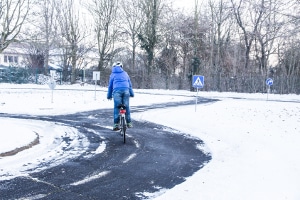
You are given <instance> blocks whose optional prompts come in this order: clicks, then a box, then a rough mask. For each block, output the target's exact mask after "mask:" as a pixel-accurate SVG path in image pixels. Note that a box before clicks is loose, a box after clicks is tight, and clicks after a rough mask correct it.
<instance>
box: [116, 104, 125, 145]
mask: <svg viewBox="0 0 300 200" xmlns="http://www.w3.org/2000/svg"><path fill="white" fill-rule="evenodd" d="M118 107H119V116H120V120H119V125H120V126H119V127H120V133H121V135H122V136H123V142H124V143H125V142H126V128H127V123H126V118H125V114H126V107H125V106H124V105H120V106H118Z"/></svg>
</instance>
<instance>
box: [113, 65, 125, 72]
mask: <svg viewBox="0 0 300 200" xmlns="http://www.w3.org/2000/svg"><path fill="white" fill-rule="evenodd" d="M111 71H112V73H121V72H123V71H124V70H123V68H122V67H120V66H116V67H113V68H112V70H111Z"/></svg>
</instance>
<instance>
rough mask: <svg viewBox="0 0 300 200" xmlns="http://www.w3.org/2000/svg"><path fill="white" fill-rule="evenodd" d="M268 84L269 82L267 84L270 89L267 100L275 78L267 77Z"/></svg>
mask: <svg viewBox="0 0 300 200" xmlns="http://www.w3.org/2000/svg"><path fill="white" fill-rule="evenodd" d="M266 84H267V86H268V89H267V90H268V91H267V100H268V99H269V93H270V90H271V89H270V87H271V85H273V79H271V78H267V80H266Z"/></svg>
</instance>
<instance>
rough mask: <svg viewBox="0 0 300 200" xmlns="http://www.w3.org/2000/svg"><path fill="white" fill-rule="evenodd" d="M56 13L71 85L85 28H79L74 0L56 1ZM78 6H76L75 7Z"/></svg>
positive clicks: (74, 76)
mask: <svg viewBox="0 0 300 200" xmlns="http://www.w3.org/2000/svg"><path fill="white" fill-rule="evenodd" d="M57 5H59V6H57V7H56V8H57V12H58V16H60V18H59V25H60V31H61V36H62V41H61V45H62V46H61V47H62V48H63V49H64V51H65V52H64V54H65V57H64V62H65V63H64V65H65V67H66V68H68V67H69V64H68V61H69V60H70V63H71V84H73V83H75V81H76V76H77V72H76V67H77V60H78V58H79V57H78V51H79V46H80V42H81V41H82V40H83V39H84V38H85V37H86V32H85V28H84V27H83V26H81V23H80V22H81V20H80V13H79V10H78V9H77V8H78V7H76V5H75V3H74V0H60V1H58V4H57ZM77 6H78V5H77Z"/></svg>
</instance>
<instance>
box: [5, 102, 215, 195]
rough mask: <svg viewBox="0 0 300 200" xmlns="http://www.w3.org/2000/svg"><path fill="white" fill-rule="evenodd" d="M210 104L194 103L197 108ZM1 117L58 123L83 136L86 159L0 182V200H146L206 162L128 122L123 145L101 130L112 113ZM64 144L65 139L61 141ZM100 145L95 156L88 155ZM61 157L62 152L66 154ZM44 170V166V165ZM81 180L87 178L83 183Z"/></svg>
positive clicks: (196, 152)
mask: <svg viewBox="0 0 300 200" xmlns="http://www.w3.org/2000/svg"><path fill="white" fill-rule="evenodd" d="M212 101H215V100H210V99H204V98H199V100H198V103H199V104H200V103H208V102H212ZM188 104H194V102H193V101H187V102H178V103H168V104H157V105H152V106H140V107H132V108H131V110H132V112H142V111H146V110H149V109H156V108H164V107H171V106H180V105H188ZM0 116H1V117H12V118H20V119H35V120H43V121H50V122H57V123H62V124H64V125H66V126H70V127H75V128H77V129H78V130H79V131H80V132H81V133H83V134H84V135H85V136H86V137H87V138H88V140H89V142H90V144H89V147H88V150H87V151H86V154H83V155H79V156H78V157H76V158H74V159H72V160H68V161H66V162H65V163H63V164H60V165H58V166H56V167H51V168H47V169H46V170H43V171H40V172H32V173H30V172H28V174H29V176H20V177H17V178H14V179H11V180H5V181H0V199H1V200H10V199H11V200H12V199H14V200H15V199H32V200H33V199H53V200H54V199H55V200H60V199H61V200H69V199H70V200H71V199H72V200H74V199H76V200H80V199H87V200H88V199H105V200H110V199H113V200H116V199H147V197H148V195H147V194H149V193H155V192H158V191H159V190H160V189H170V188H172V187H174V186H175V185H177V184H180V183H182V182H183V181H185V179H186V178H187V177H189V176H191V175H193V173H195V172H196V171H198V170H199V169H201V168H202V167H203V165H204V164H205V163H207V162H209V160H210V159H211V156H210V155H207V154H204V153H203V152H202V151H201V150H200V149H199V148H197V146H198V145H201V144H203V142H202V141H201V140H200V139H198V138H193V137H189V136H187V135H185V134H184V133H179V132H178V131H176V130H172V129H171V128H169V127H164V126H161V125H157V124H153V123H149V122H139V121H133V124H134V128H132V129H128V135H127V140H126V144H124V143H123V140H122V137H121V135H120V134H119V133H118V132H113V131H111V130H110V129H108V128H107V126H108V125H111V123H112V109H107V110H103V109H101V110H94V111H88V112H81V113H76V114H71V115H61V116H29V115H10V114H3V113H2V114H1V113H0ZM64 140H65V142H66V143H68V138H64ZM101 142H105V143H106V148H105V150H104V152H102V153H101V154H95V155H94V156H87V155H89V153H90V152H94V151H95V150H96V149H97V148H98V147H99V143H101ZM66 151H67V149H66ZM44 165H47V163H44ZM86 177H93V178H92V179H91V180H89V181H83V180H85V179H86Z"/></svg>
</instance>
